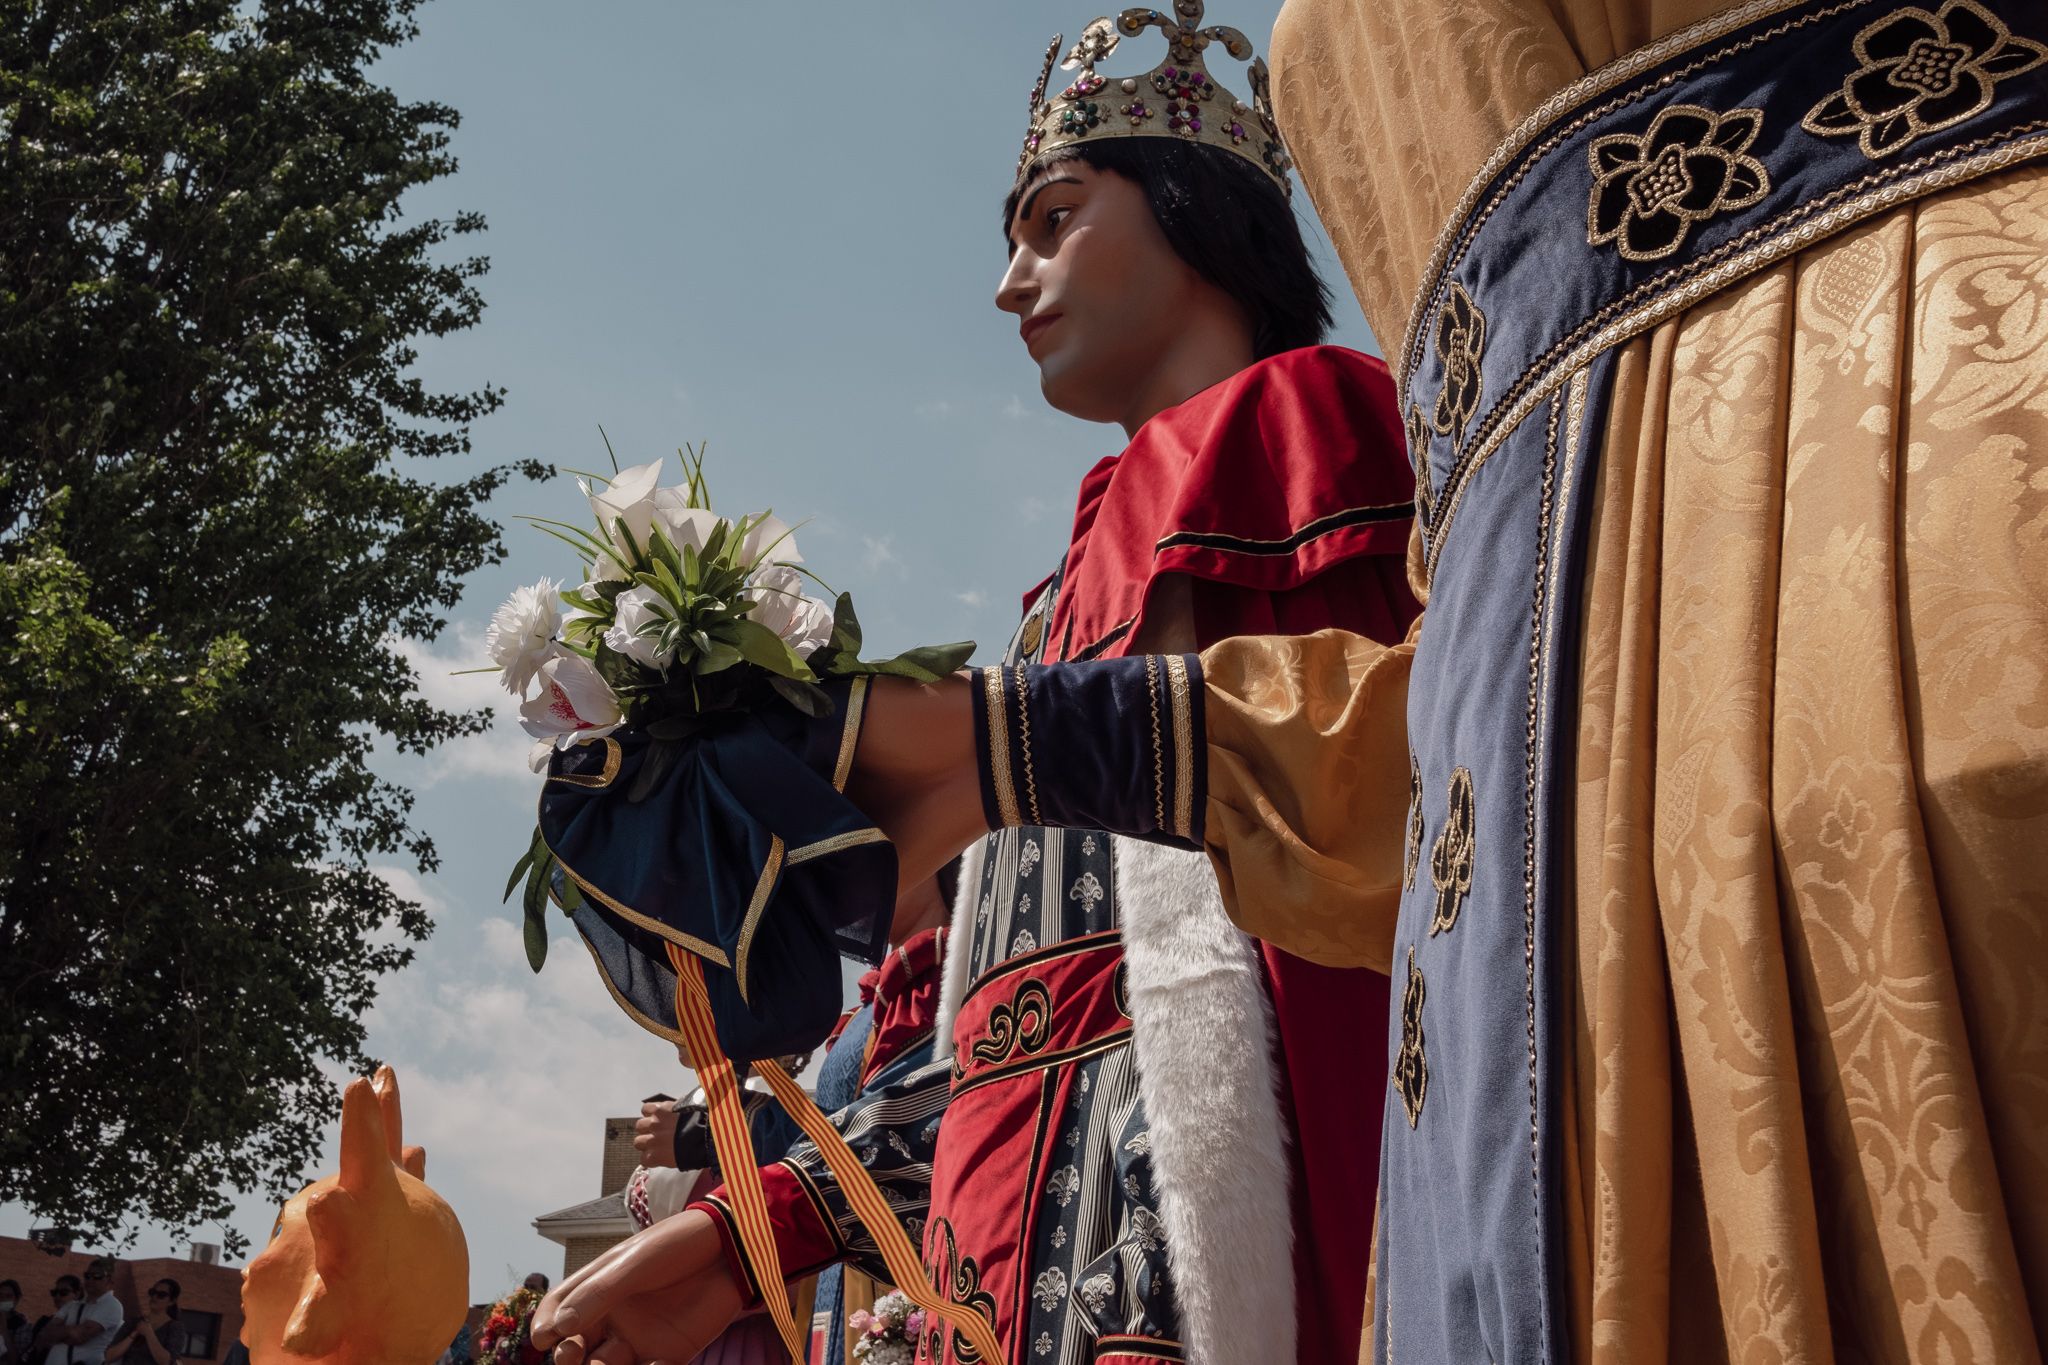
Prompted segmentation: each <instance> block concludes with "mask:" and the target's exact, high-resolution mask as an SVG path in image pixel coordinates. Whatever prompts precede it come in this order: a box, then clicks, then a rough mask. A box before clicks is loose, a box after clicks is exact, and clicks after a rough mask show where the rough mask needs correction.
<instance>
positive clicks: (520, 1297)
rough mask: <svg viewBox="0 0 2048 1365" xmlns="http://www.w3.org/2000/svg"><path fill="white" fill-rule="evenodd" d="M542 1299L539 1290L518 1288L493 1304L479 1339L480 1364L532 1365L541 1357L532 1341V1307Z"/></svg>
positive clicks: (537, 1304) (478, 1359) (478, 1353)
mask: <svg viewBox="0 0 2048 1365" xmlns="http://www.w3.org/2000/svg"><path fill="white" fill-rule="evenodd" d="M540 1299H541V1296H540V1294H539V1293H538V1292H537V1291H535V1290H532V1289H526V1288H519V1289H515V1290H513V1291H512V1292H511V1293H510V1294H507V1295H506V1296H505V1297H504V1298H502V1299H499V1300H498V1301H497V1302H496V1303H495V1304H492V1305H491V1312H490V1316H489V1317H487V1318H485V1319H484V1330H483V1334H482V1335H481V1336H479V1337H478V1338H477V1357H476V1358H477V1361H478V1365H532V1362H533V1361H536V1360H539V1359H542V1356H541V1353H540V1352H539V1351H537V1350H535V1349H534V1347H533V1341H532V1336H533V1310H534V1309H536V1308H538V1307H540Z"/></svg>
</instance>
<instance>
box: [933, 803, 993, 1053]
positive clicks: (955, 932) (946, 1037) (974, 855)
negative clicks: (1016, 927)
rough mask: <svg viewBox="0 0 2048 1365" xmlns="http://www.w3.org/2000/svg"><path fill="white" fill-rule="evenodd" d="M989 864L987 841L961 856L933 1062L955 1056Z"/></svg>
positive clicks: (941, 985)
mask: <svg viewBox="0 0 2048 1365" xmlns="http://www.w3.org/2000/svg"><path fill="white" fill-rule="evenodd" d="M987 864H988V840H987V839H977V840H976V841H975V842H974V843H972V844H970V845H969V846H968V848H967V851H966V852H965V853H963V854H961V855H960V880H959V882H958V884H957V885H956V886H955V887H954V888H953V927H952V928H951V929H950V930H948V931H947V933H946V972H945V975H944V976H941V977H940V978H939V1019H938V1026H937V1029H936V1030H935V1031H934V1033H933V1034H932V1060H933V1061H935V1062H937V1061H944V1060H945V1059H946V1058H948V1057H950V1056H952V1055H953V1020H954V1019H956V1018H958V1017H959V1014H960V1002H961V1001H962V1000H964V999H966V998H967V987H968V986H969V985H970V984H972V983H970V982H969V981H968V979H967V974H968V973H969V972H970V971H971V970H973V967H974V912H975V910H976V909H977V908H978V907H979V905H980V902H981V873H982V869H983V868H984V867H986V866H987Z"/></svg>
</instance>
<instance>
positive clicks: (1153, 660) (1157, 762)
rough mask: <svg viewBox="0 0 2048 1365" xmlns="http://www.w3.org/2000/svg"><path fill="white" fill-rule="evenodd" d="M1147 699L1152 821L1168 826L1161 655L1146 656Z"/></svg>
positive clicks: (1163, 827) (1158, 825)
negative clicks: (1161, 700)
mask: <svg viewBox="0 0 2048 1365" xmlns="http://www.w3.org/2000/svg"><path fill="white" fill-rule="evenodd" d="M1145 701H1146V702H1147V703H1148V704H1149V705H1150V706H1151V708H1152V823H1153V825H1155V826H1156V827H1157V828H1159V829H1165V828H1166V745H1165V739H1164V736H1162V735H1161V733H1160V730H1159V656H1158V655H1156V654H1147V655H1146V656H1145Z"/></svg>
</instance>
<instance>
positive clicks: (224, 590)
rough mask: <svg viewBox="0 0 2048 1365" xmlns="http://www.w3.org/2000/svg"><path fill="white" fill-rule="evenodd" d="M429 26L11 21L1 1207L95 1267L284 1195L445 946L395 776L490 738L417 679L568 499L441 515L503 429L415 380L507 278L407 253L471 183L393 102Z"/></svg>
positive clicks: (256, 12) (466, 500) (125, 11)
mask: <svg viewBox="0 0 2048 1365" xmlns="http://www.w3.org/2000/svg"><path fill="white" fill-rule="evenodd" d="M417 4H418V0H318V3H314V0H126V2H125V3H114V2H112V0H20V2H19V3H16V4H11V5H9V6H8V7H7V18H6V19H5V20H4V21H0V451H4V460H0V898H4V900H0V1191H5V1192H6V1194H7V1195H8V1196H9V1197H12V1198H17V1199H21V1200H24V1201H26V1202H27V1203H28V1204H29V1205H31V1206H32V1207H33V1208H35V1209H36V1210H37V1212H38V1213H39V1214H42V1215H46V1216H49V1217H52V1218H55V1219H57V1220H60V1221H62V1222H64V1223H66V1224H68V1225H70V1226H73V1227H76V1228H78V1229H80V1230H81V1231H83V1232H85V1233H87V1234H89V1235H92V1236H96V1237H101V1238H109V1237H115V1236H121V1235H125V1236H126V1237H127V1238H128V1239H130V1240H132V1237H133V1235H134V1234H133V1231H132V1229H133V1227H134V1225H135V1222H136V1221H137V1220H147V1221H150V1222H155V1223H160V1224H166V1225H169V1226H172V1227H174V1228H189V1227H192V1226H194V1225H196V1224H198V1223H200V1222H203V1221H206V1220H209V1219H219V1218H221V1217H223V1216H224V1215H225V1213H226V1211H227V1209H228V1207H229V1202H228V1196H227V1194H226V1190H227V1188H228V1187H232V1188H233V1189H235V1190H239V1191H244V1192H248V1191H252V1190H257V1189H262V1190H266V1191H269V1192H271V1193H275V1194H278V1195H283V1194H287V1193H289V1192H290V1190H291V1188H292V1187H293V1186H294V1184H295V1182H296V1181H297V1179H298V1177H299V1173H300V1171H301V1170H302V1169H303V1168H304V1166H305V1165H306V1163H307V1162H308V1161H309V1159H310V1158H311V1157H312V1156H313V1155H314V1154H315V1152H316V1151H317V1144H318V1140H319V1134H320V1130H321V1127H322V1125H323V1123H324V1121H325V1119H326V1118H327V1116H328V1114H329V1112H330V1110H331V1109H332V1105H333V1093H334V1092H333V1086H332V1084H331V1082H330V1081H329V1080H327V1079H326V1077H325V1076H324V1075H323V1074H322V1069H321V1068H322V1064H323V1062H329V1063H332V1062H338V1063H341V1064H342V1065H344V1066H347V1067H349V1068H351V1069H353V1070H361V1069H364V1068H365V1067H366V1066H367V1065H368V1064H369V1059H368V1058H367V1057H365V1056H364V1055H363V1052H362V1044H363V1037H364V1034H363V1029H362V1025H361V1022H360V1017H361V1015H362V1013H363V1011H364V1010H365V1009H366V1008H367V1007H368V1006H369V1004H370V1002H371V1000H372V999H373V997H374V995H375V991H376V985H377V981H378V978H379V977H380V976H381V975H383V974H385V973H388V972H391V971H393V970H396V969H398V968H400V967H402V966H403V965H404V964H405V963H406V962H407V961H408V960H410V958H411V956H412V951H413V950H412V948H411V947H410V943H411V942H412V941H416V940H419V939H422V938H424V937H425V936H426V934H427V933H428V931H429V928H430V925H429V923H428V920H427V917H426V915H425V913H424V912H423V911H422V910H421V908H420V907H419V906H418V905H417V904H415V903H412V902H408V901H406V900H405V899H403V898H402V897H401V896H399V895H398V894H396V893H395V892H394V890H393V889H392V887H391V886H390V885H389V884H387V882H386V881H385V880H384V879H382V878H381V877H380V876H379V875H378V874H377V872H376V871H375V870H374V867H375V866H376V865H377V863H376V860H379V859H382V860H384V861H385V862H390V861H391V860H392V859H393V858H394V857H397V858H403V859H405V860H407V861H409V862H410V863H412V864H413V865H416V866H417V867H418V868H420V869H421V870H423V871H424V870H430V869H431V868H432V867H433V866H434V865H435V856H434V850H433V845H432V843H431V842H430V841H429V839H428V838H427V837H426V836H425V835H424V834H423V833H421V832H420V831H419V830H417V829H415V828H413V827H412V826H411V824H410V820H409V811H410V808H411V797H410V794H409V793H408V792H406V791H405V790H404V789H402V788H400V787H398V786H395V785H393V784H392V783H390V782H388V781H385V780H382V779H379V778H378V777H376V776H374V775H372V774H371V772H370V771H369V770H368V768H367V766H366V760H367V759H368V758H369V757H370V756H371V755H372V753H373V751H375V750H376V749H377V748H378V747H379V746H380V745H389V746H392V747H395V748H396V749H397V750H399V751H410V752H417V751H423V750H426V749H428V748H430V747H431V746H433V745H434V744H436V743H438V742H440V741H443V740H446V739H448V738H450V737H452V736H456V735H461V734H468V733H473V732H475V731H476V730H478V729H479V728H480V727H481V726H482V725H483V724H484V722H485V717H483V716H481V715H477V714H458V713H451V712H447V711H443V710H439V709H437V708H435V707H434V706H432V705H430V704H429V703H428V702H427V701H426V700H425V699H424V698H423V697H422V696H421V695H420V692H419V688H418V679H417V678H416V677H415V676H414V675H413V673H412V672H411V670H410V669H409V668H408V667H407V665H406V663H405V662H404V660H403V659H402V658H401V657H400V655H399V653H398V652H397V650H396V648H395V643H394V642H395V641H396V640H398V639H399V638H402V637H410V638H414V639H426V638H431V637H432V636H434V634H435V633H436V632H437V631H438V630H440V628H441V626H442V625H443V623H444V614H445V612H446V610H447V609H448V608H450V607H452V606H453V605H454V603H455V602H456V600H457V598H458V596H459V593H460V588H461V581H462V579H463V577H464V576H465V575H467V574H468V573H470V572H471V571H472V570H474V569H476V568H477V567H478V566H480V565H482V564H486V563H490V562H494V561H495V560H497V559H499V558H501V557H502V555H503V547H502V545H501V543H500V541H499V537H498V530H497V527H496V526H495V525H494V524H493V523H492V522H490V521H489V520H487V519H486V518H485V517H484V515H483V514H482V511H481V505H482V504H483V503H484V502H485V500H486V499H487V498H488V497H489V496H490V495H491V494H492V492H493V491H494V490H496V489H497V488H499V487H500V486H501V485H502V484H503V483H504V482H505V481H506V480H507V479H508V478H512V477H516V476H520V475H524V476H528V477H531V476H534V475H537V474H538V473H540V472H541V471H540V470H539V469H538V468H536V467H532V466H518V467H515V468H512V469H505V468H498V469H490V470H486V471H483V472H472V473H470V474H468V476H467V477H463V478H459V479H454V480H449V481H443V482H436V481H433V480H430V479H428V478H427V477H425V475H426V473H427V472H428V471H429V470H430V469H432V468H433V466H432V464H431V462H432V461H434V460H436V459H442V458H445V457H454V456H461V455H464V454H466V453H468V451H469V449H470V443H469V425H470V423H471V422H472V421H473V420H474V419H476V418H478V417H480V416H482V415H483V414H485V413H487V412H489V411H491V410H492V409H493V408H495V407H496V406H497V405H498V403H499V402H500V398H501V395H500V394H499V392H497V391H496V390H493V389H491V388H489V387H488V386H486V387H485V388H483V389H481V390H479V391H476V392H471V393H453V394H449V393H435V392H430V391H428V390H427V389H426V387H425V386H424V385H423V384H422V383H421V382H420V381H419V380H418V379H417V378H415V377H413V376H412V375H411V374H410V373H409V371H410V368H411V366H412V364H413V361H414V360H415V358H416V357H415V349H414V348H415V346H416V344H417V342H418V341H419V340H420V339H421V338H424V337H434V336H441V335H444V334H447V333H450V332H454V331H458V330H460V329H463V328H466V327H469V326H471V325H473V324H474V323H475V322H476V321H477V319H478V316H479V314H480V311H481V309H482V300H481V297H480V296H479V294H478V293H477V290H476V287H475V280H476V279H477V277H478V276H480V275H481V274H482V273H483V272H484V270H485V268H486V262H485V261H483V260H482V259H459V258H453V257H454V253H453V250H452V247H453V244H454V241H455V239H457V238H460V237H463V236H466V235H468V234H472V233H475V232H477V231H478V230H480V229H481V228H482V226H483V223H482V221H481V219H480V218H478V217H476V216H474V215H467V214H466V215H461V216H458V217H456V218H454V219H453V220H452V221H440V220H424V221H421V220H414V219H408V218H407V217H405V216H404V215H402V213H401V209H400V201H401V199H402V198H403V196H404V195H405V192H406V191H407V190H409V189H410V188H412V187H414V186H416V185H421V184H425V183H427V182H429V181H432V180H435V179H438V178H440V177H442V176H445V175H448V174H449V173H451V172H452V171H453V170H454V168H455V162H454V159H453V158H452V157H451V156H450V155H449V152H448V138H449V133H450V131H451V130H452V129H453V128H454V127H455V126H456V114H455V111H454V110H452V109H448V108H446V107H443V106H441V105H439V104H433V103H406V102H404V101H401V100H400V99H398V98H397V97H396V96H395V95H394V94H393V93H392V92H391V91H390V90H388V89H385V88H383V87H380V86H379V85H377V84H376V83H375V82H374V81H372V80H370V79H369V77H368V75H367V74H366V73H367V69H368V68H369V66H370V65H371V64H372V63H373V62H374V61H375V60H376V58H377V57H378V56H379V55H380V53H381V52H382V51H384V50H386V49H388V48H390V47H392V46H394V45H396V44H400V43H403V42H405V41H407V40H408V39H410V38H412V37H413V36H415V34H416V32H417V29H416V25H415V23H414V20H413V12H414V10H415V8H416V7H417ZM230 1238H231V1241H232V1240H234V1239H233V1237H232V1234H230Z"/></svg>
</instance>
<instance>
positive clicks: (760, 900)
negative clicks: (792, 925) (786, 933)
mask: <svg viewBox="0 0 2048 1365" xmlns="http://www.w3.org/2000/svg"><path fill="white" fill-rule="evenodd" d="M781 875H782V836H781V835H780V834H771V835H769V836H768V861H766V862H765V863H762V864H761V876H760V879H759V880H758V881H756V882H755V883H754V898H753V899H752V900H750V901H748V902H747V917H746V919H745V920H743V921H742V922H741V924H740V941H739V945H738V960H737V961H736V962H735V963H734V964H733V971H732V974H733V977H734V979H735V980H737V981H738V982H739V983H740V999H742V1000H744V1001H746V1003H747V1005H748V1006H749V1007H751V1006H752V1005H753V1003H754V1001H753V999H752V997H750V996H749V995H748V994H747V954H748V953H750V952H752V951H753V947H754V930H756V929H758V928H759V927H760V925H761V912H762V911H763V910H766V909H767V908H768V896H769V893H770V892H772V891H774V890H775V879H776V878H777V877H779V876H781Z"/></svg>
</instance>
